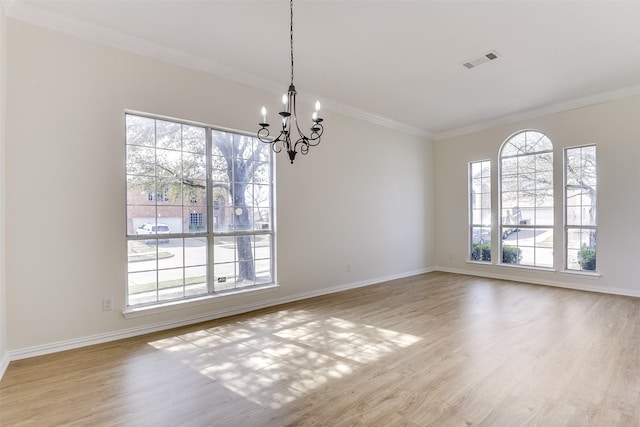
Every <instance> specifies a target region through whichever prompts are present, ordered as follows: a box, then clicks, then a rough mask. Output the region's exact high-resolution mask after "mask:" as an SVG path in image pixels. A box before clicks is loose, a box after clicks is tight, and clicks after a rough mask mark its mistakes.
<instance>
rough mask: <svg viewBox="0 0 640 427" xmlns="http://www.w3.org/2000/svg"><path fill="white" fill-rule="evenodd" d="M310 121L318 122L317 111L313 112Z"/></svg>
mask: <svg viewBox="0 0 640 427" xmlns="http://www.w3.org/2000/svg"><path fill="white" fill-rule="evenodd" d="M311 119H312V120H313V121H316V120H318V112H317V111H314V112H313V114H312V115H311Z"/></svg>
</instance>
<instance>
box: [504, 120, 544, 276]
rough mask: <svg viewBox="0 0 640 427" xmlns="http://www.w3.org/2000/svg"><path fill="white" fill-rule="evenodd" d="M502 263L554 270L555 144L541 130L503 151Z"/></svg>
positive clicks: (516, 138)
mask: <svg viewBox="0 0 640 427" xmlns="http://www.w3.org/2000/svg"><path fill="white" fill-rule="evenodd" d="M499 182H500V235H501V237H502V239H501V240H502V244H501V245H500V247H501V253H502V263H505V264H521V265H527V266H534V267H553V144H552V143H551V141H550V140H549V138H548V137H547V136H546V135H545V134H543V133H541V132H537V131H533V130H525V131H522V132H518V133H516V134H514V135H512V136H511V137H510V138H509V139H507V140H506V141H505V142H504V144H502V147H501V148H500V170H499Z"/></svg>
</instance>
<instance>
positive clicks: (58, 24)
mask: <svg viewBox="0 0 640 427" xmlns="http://www.w3.org/2000/svg"><path fill="white" fill-rule="evenodd" d="M0 1H2V4H3V5H4V4H5V3H8V4H9V6H4V7H5V10H6V13H7V16H8V17H10V18H12V19H15V20H19V21H23V22H27V23H29V24H33V25H36V26H39V27H44V28H48V29H50V30H54V31H58V32H61V33H65V34H69V35H71V36H74V37H78V38H81V39H85V40H89V41H92V42H95V43H99V44H102V45H106V46H109V47H112V48H115V49H120V50H126V51H129V52H133V53H135V54H138V55H142V56H146V57H151V58H154V59H159V60H161V61H164V62H168V63H172V64H176V65H179V66H181V67H185V68H189V69H192V70H197V71H202V72H205V73H208V74H212V75H215V76H217V77H220V78H223V79H225V80H230V81H233V82H236V83H240V84H244V85H247V86H251V87H253V88H256V89H260V90H264V91H267V92H272V93H274V94H277V95H280V94H281V93H282V87H281V86H282V85H281V84H278V83H275V82H272V81H269V80H266V79H264V78H261V77H258V76H256V75H254V74H251V73H247V72H245V71H241V70H238V69H235V68H233V67H229V66H226V65H223V64H220V63H218V62H215V61H211V60H208V59H205V58H203V57H200V56H196V55H191V54H188V53H185V52H182V51H180V50H177V49H173V48H170V47H167V46H164V45H161V44H158V43H154V42H150V41H148V40H145V39H142V38H139V37H135V36H131V35H129V34H126V33H122V32H120V31H115V30H112V29H110V28H107V27H104V26H101V25H97V24H92V23H89V22H86V21H82V20H79V19H75V18H70V17H68V16H65V15H62V14H58V13H54V12H50V11H47V10H44V9H41V8H39V7H36V6H33V5H30V4H26V3H24V2H22V1H20V0H0ZM299 98H300V99H301V100H302V101H304V102H310V103H313V102H315V100H316V99H320V100H321V101H322V105H323V107H324V108H325V109H328V110H332V111H335V112H337V113H340V114H343V115H346V116H349V117H352V118H356V119H359V120H364V121H367V122H370V123H374V124H377V125H380V126H384V127H387V128H391V129H394V130H398V131H400V132H403V133H408V134H412V135H416V136H419V137H422V138H426V139H431V137H432V134H431V132H429V131H427V130H425V129H420V128H417V127H414V126H411V125H408V124H406V123H401V122H398V121H395V120H392V119H389V118H386V117H382V116H379V115H376V114H372V113H369V112H366V111H363V110H360V109H357V108H355V107H353V106H350V105H346V104H341V103H339V102H336V101H332V100H330V99H322V98H320V97H317V96H314V95H313V94H306V95H304V96H299Z"/></svg>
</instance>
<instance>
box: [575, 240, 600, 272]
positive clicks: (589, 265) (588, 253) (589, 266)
mask: <svg viewBox="0 0 640 427" xmlns="http://www.w3.org/2000/svg"><path fill="white" fill-rule="evenodd" d="M578 262H579V263H580V267H582V269H583V270H595V269H596V250H595V248H590V247H588V246H587V245H586V244H585V245H582V248H580V252H578Z"/></svg>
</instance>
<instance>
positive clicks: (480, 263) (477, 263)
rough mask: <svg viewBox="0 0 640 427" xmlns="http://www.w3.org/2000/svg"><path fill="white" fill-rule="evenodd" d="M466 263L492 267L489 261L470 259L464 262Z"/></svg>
mask: <svg viewBox="0 0 640 427" xmlns="http://www.w3.org/2000/svg"><path fill="white" fill-rule="evenodd" d="M466 263H467V264H473V265H493V264H492V263H491V261H473V260H470V259H468V260H467V261H466Z"/></svg>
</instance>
